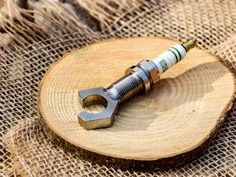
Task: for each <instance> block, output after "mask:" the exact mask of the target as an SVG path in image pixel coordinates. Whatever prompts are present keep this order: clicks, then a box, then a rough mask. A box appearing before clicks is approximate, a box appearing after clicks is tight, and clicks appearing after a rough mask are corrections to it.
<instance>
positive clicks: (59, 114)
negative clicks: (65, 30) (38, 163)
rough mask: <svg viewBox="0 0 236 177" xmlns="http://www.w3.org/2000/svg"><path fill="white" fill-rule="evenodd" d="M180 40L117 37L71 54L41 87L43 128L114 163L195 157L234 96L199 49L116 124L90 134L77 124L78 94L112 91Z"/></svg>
mask: <svg viewBox="0 0 236 177" xmlns="http://www.w3.org/2000/svg"><path fill="white" fill-rule="evenodd" d="M176 43H177V42H175V41H171V40H167V39H161V38H154V37H153V38H129V39H116V40H108V41H104V42H99V43H96V44H93V45H90V46H88V47H85V48H82V49H78V50H74V51H72V52H71V53H68V54H66V55H65V56H63V57H62V58H61V59H60V60H59V61H58V62H57V63H56V64H55V65H54V66H53V67H52V68H51V69H50V70H49V71H48V72H47V74H46V75H45V77H44V79H43V81H42V83H41V88H40V95H39V110H40V113H41V116H42V117H41V118H42V120H43V122H44V124H45V126H47V128H48V130H49V131H51V132H53V134H54V135H55V136H57V137H59V138H60V139H61V140H63V141H65V142H68V143H69V144H71V145H73V146H74V147H78V148H82V149H85V150H88V151H91V152H95V153H97V154H100V155H105V156H110V157H114V158H119V159H126V160H138V161H158V160H159V161H161V160H162V159H165V161H167V164H168V161H169V162H170V163H173V159H176V158H177V157H178V159H179V160H178V162H176V163H183V159H187V160H188V159H191V158H193V157H195V156H196V155H197V154H198V153H199V152H200V150H201V149H202V148H203V147H204V146H203V145H206V144H208V143H209V141H210V140H211V138H212V137H213V135H214V134H215V132H216V130H217V128H218V127H219V125H220V124H221V123H222V122H223V120H224V114H225V113H226V112H227V110H229V109H230V108H231V105H232V104H231V103H232V101H233V98H234V93H235V82H234V76H233V74H232V73H231V72H230V71H229V70H228V69H227V68H226V67H225V66H224V65H223V64H221V63H220V62H219V61H218V60H217V59H216V57H214V56H212V55H210V54H208V53H206V52H204V51H202V50H200V49H192V50H191V51H190V52H188V53H187V56H186V58H184V59H183V60H182V61H181V62H180V63H178V64H177V65H175V66H174V67H172V68H171V69H169V70H168V71H166V72H165V73H164V74H163V75H161V80H160V81H159V82H158V83H157V84H156V85H155V86H154V87H153V88H152V89H151V91H150V92H149V93H147V94H145V95H139V96H136V97H135V98H133V99H132V100H130V101H128V102H126V103H124V104H123V105H121V106H120V109H119V111H118V113H117V114H116V119H115V121H114V124H113V126H112V127H110V128H105V129H98V130H89V131H88V130H85V129H83V128H82V127H81V126H80V125H79V124H78V117H77V116H78V113H79V112H81V111H82V110H83V108H82V107H81V105H80V103H79V98H78V91H79V90H83V89H88V88H95V87H104V88H106V87H107V86H109V84H111V83H112V82H114V81H116V80H117V79H118V78H120V77H121V76H123V75H124V72H125V70H126V69H127V68H128V67H130V66H132V65H135V64H137V63H138V62H139V61H140V60H142V59H152V58H153V57H155V56H157V55H158V54H160V53H161V52H163V51H165V50H166V49H168V48H169V47H170V46H172V45H173V44H176ZM88 109H89V110H90V111H98V110H99V107H96V106H95V107H92V108H88ZM186 154H188V157H186ZM177 165H178V164H177Z"/></svg>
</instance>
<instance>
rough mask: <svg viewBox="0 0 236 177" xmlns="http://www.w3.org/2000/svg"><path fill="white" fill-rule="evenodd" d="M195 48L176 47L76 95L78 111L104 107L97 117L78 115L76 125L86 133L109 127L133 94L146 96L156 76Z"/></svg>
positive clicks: (187, 45)
mask: <svg viewBox="0 0 236 177" xmlns="http://www.w3.org/2000/svg"><path fill="white" fill-rule="evenodd" d="M195 45H196V40H195V39H189V40H187V41H186V42H184V43H182V44H176V45H174V46H172V47H170V48H169V49H168V50H167V51H165V52H163V53H161V54H160V55H159V56H157V57H155V58H154V59H153V60H152V61H151V60H142V61H140V62H139V63H138V64H137V65H135V66H132V67H130V68H128V69H127V70H126V72H125V75H124V76H123V77H122V78H120V79H119V80H117V81H116V82H114V83H112V84H111V85H110V86H109V87H108V88H102V87H98V88H92V89H87V90H81V91H79V100H80V103H81V105H82V107H86V106H89V105H93V104H102V105H103V106H104V107H105V110H104V111H101V112H99V113H90V112H86V111H82V112H80V113H79V115H78V121H79V124H80V125H81V126H82V127H83V128H85V129H87V130H90V129H97V128H105V127H110V126H111V125H112V123H113V120H114V117H115V113H116V112H117V110H118V107H119V104H121V103H123V102H125V101H127V100H129V99H130V98H132V97H133V96H135V95H137V94H140V93H146V92H148V91H149V90H150V89H151V87H152V86H153V85H154V84H155V83H156V82H157V81H158V80H159V79H160V75H161V74H162V73H163V72H165V71H166V70H167V69H169V68H171V67H172V66H173V65H175V64H176V63H178V62H179V61H181V60H182V59H183V58H184V57H185V55H186V53H187V52H188V51H189V50H190V49H191V48H193V47H194V46H195Z"/></svg>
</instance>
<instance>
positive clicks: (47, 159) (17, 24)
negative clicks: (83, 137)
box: [0, 0, 236, 176]
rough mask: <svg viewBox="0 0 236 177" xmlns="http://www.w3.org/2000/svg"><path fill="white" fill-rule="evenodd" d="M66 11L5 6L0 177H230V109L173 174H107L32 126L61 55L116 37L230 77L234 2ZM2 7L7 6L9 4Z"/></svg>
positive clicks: (235, 167)
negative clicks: (186, 57)
mask: <svg viewBox="0 0 236 177" xmlns="http://www.w3.org/2000/svg"><path fill="white" fill-rule="evenodd" d="M79 2H80V3H79V4H80V6H79V8H78V7H76V6H74V8H77V11H76V12H78V11H79V12H80V13H74V11H71V9H73V8H72V7H71V6H69V8H68V6H67V5H65V4H64V6H62V5H60V4H58V6H57V5H56V4H55V3H54V4H51V3H48V2H46V1H45V2H43V3H42V2H37V3H36V4H35V3H31V5H30V8H31V10H30V11H26V10H20V9H18V8H17V7H15V6H14V5H12V6H11V7H10V8H9V9H8V11H7V18H6V16H4V17H2V21H1V24H2V25H1V26H2V29H1V30H2V31H4V32H7V33H8V34H9V35H10V36H11V38H12V40H11V42H10V43H8V44H7V45H6V44H2V45H1V46H2V47H1V53H0V68H1V69H0V84H1V85H0V137H1V141H0V156H1V157H0V163H1V164H0V170H1V174H2V175H3V176H13V175H14V174H15V175H16V174H17V175H22V176H139V175H140V176H236V114H235V113H236V106H234V107H233V109H232V111H231V112H230V114H229V115H227V119H226V122H225V123H224V125H223V126H222V127H221V129H220V131H219V133H218V134H217V136H216V137H215V139H214V140H213V142H212V143H211V145H210V147H209V148H208V149H207V150H206V151H205V152H204V153H203V154H202V155H201V156H200V157H199V158H198V159H196V160H194V161H193V162H191V163H189V164H187V165H185V166H183V167H179V168H176V169H169V170H160V169H158V168H157V169H154V170H148V169H147V170H146V171H135V170H132V169H127V170H121V169H119V168H117V167H116V166H113V167H107V166H105V165H101V164H97V163H96V161H94V162H91V161H90V160H88V159H86V158H84V156H83V158H82V157H81V156H80V152H75V153H69V152H65V151H64V150H63V148H61V147H59V146H56V145H55V144H53V143H51V142H50V140H49V137H47V136H46V135H45V134H44V133H43V131H42V129H43V127H42V125H41V124H40V123H39V121H38V112H37V93H38V85H39V83H40V80H41V78H42V77H43V74H44V73H45V72H46V71H47V69H48V68H49V67H50V66H51V65H52V64H53V63H54V62H55V61H57V59H59V58H60V57H61V56H62V55H63V54H64V53H65V52H68V51H70V50H72V49H74V48H79V47H82V46H85V45H88V44H91V43H93V42H96V41H99V40H103V39H108V38H120V37H133V36H164V37H168V38H174V39H177V40H185V39H187V38H188V37H192V36H195V37H196V38H197V39H198V41H199V42H198V47H200V48H202V49H204V50H207V51H209V52H212V53H214V54H216V55H217V56H218V57H219V59H220V60H221V61H222V62H224V63H225V64H226V65H227V66H228V67H229V68H230V69H231V70H232V71H233V72H236V63H235V62H236V37H234V33H235V31H236V1H233V0H224V1H222V0H198V1H197V0H196V1H194V0H182V1H174V0H158V1H157V0H156V1H144V0H143V1H142V0H139V1H138V0H136V1H135V0H132V1H124V0H123V1H122V0H119V1H112V0H108V1H105V0H104V1H98V0H96V1H89V0H81V1H79ZM9 4H10V3H9Z"/></svg>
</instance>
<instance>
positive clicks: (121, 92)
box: [106, 73, 144, 103]
mask: <svg viewBox="0 0 236 177" xmlns="http://www.w3.org/2000/svg"><path fill="white" fill-rule="evenodd" d="M143 90H144V86H143V81H142V79H141V78H139V77H138V76H137V75H136V74H135V73H128V74H127V75H125V76H124V77H122V78H120V79H119V80H118V81H116V82H114V83H113V84H111V86H110V87H108V88H107V89H106V91H107V93H108V94H109V96H110V97H111V98H113V99H115V100H119V101H120V103H122V102H124V101H126V100H128V99H129V98H131V97H133V96H134V95H136V94H138V93H140V92H142V91H143Z"/></svg>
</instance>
